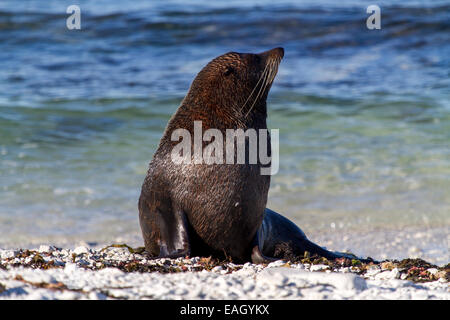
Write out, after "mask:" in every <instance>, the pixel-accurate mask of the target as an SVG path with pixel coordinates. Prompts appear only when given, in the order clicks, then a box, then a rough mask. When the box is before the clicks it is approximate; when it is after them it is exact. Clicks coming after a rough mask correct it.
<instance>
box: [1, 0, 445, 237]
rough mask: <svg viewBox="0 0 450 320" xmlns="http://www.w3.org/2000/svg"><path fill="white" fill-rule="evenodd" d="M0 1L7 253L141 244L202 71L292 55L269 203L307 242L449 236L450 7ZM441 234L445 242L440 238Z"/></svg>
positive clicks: (275, 104) (278, 110) (281, 99)
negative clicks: (371, 22) (180, 119)
mask: <svg viewBox="0 0 450 320" xmlns="http://www.w3.org/2000/svg"><path fill="white" fill-rule="evenodd" d="M69 4H72V3H68V4H65V3H64V1H48V2H45V4H43V2H42V1H20V2H17V1H2V2H0V61H1V68H0V245H1V244H14V245H20V244H21V243H28V242H31V241H35V240H36V241H47V240H50V241H60V240H61V239H69V240H73V241H75V240H80V239H84V240H86V241H106V242H111V239H115V238H117V237H123V238H124V239H127V237H132V236H140V230H139V225H138V212H137V200H138V197H139V193H140V187H141V184H142V182H143V179H144V177H145V173H146V170H147V165H148V162H149V161H150V159H151V157H152V155H153V152H154V151H155V148H156V147H157V145H158V142H159V139H160V138H161V135H162V133H163V130H164V128H165V125H166V123H167V121H168V119H169V118H170V116H171V115H172V114H173V112H175V110H176V108H177V106H178V105H179V103H180V101H181V100H182V98H183V97H184V95H185V93H186V92H187V89H188V88H189V85H190V82H191V81H192V79H193V78H194V77H195V75H196V73H197V72H198V71H199V70H200V69H201V68H202V67H203V66H204V65H205V64H206V63H207V62H208V61H209V60H211V59H212V58H214V57H216V56H218V55H220V54H223V53H225V52H228V51H231V50H234V51H240V52H260V51H264V50H267V49H270V48H273V47H277V46H282V47H284V48H285V57H284V60H283V61H282V63H281V65H280V69H279V73H278V76H277V78H276V80H275V83H274V85H273V87H272V91H271V94H270V96H269V100H268V104H269V126H270V127H271V128H278V129H279V130H280V171H279V173H278V174H277V175H275V176H273V177H272V184H271V189H270V193H269V203H268V206H269V207H271V208H272V209H274V210H277V211H279V212H281V213H283V214H285V215H287V216H288V217H290V218H291V219H293V220H295V221H296V222H297V223H299V224H300V225H301V227H302V228H303V229H304V230H305V231H306V232H307V234H311V233H312V234H314V233H316V232H317V233H320V232H326V231H327V230H331V229H334V228H341V229H342V230H348V232H351V231H355V230H356V231H366V230H368V231H370V230H375V229H380V228H381V229H383V228H384V229H390V228H402V227H417V226H419V227H420V226H426V227H430V228H433V227H447V228H450V144H449V141H450V102H449V101H450V99H449V98H450V89H449V88H450V86H449V84H450V83H449V82H450V81H449V72H450V58H449V57H450V45H449V43H450V19H449V18H450V16H449V12H450V2H448V1H433V2H423V3H422V2H420V1H413V2H408V3H407V4H406V3H405V1H391V2H387V1H381V2H380V1H379V2H378V5H380V7H381V9H382V29H381V30H376V31H370V30H367V28H366V25H365V19H366V18H367V16H368V15H367V14H366V12H365V9H366V7H367V6H368V5H369V4H372V3H369V2H367V3H365V2H361V1H340V2H339V4H335V3H333V2H331V1H314V2H312V1H311V2H303V3H302V4H297V3H296V2H294V1H282V2H277V3H274V2H273V1H248V2H245V3H243V1H226V2H225V1H224V2H221V1H219V2H204V3H201V2H200V3H195V4H194V3H193V2H182V1H178V2H177V1H161V2H155V1H133V2H132V4H131V3H130V4H129V5H128V3H127V6H126V7H124V6H123V5H120V3H119V2H118V1H117V2H111V1H79V2H78V4H79V5H80V7H81V12H82V30H80V31H69V30H67V29H66V22H65V19H66V18H67V16H68V15H67V14H66V13H65V10H66V8H67V6H68V5H69ZM443 241H445V239H443Z"/></svg>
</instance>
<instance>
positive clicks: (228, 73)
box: [223, 67, 234, 76]
mask: <svg viewBox="0 0 450 320" xmlns="http://www.w3.org/2000/svg"><path fill="white" fill-rule="evenodd" d="M233 72H234V69H233V67H226V68H225V71H224V72H223V75H224V76H228V75H230V74H232V73H233Z"/></svg>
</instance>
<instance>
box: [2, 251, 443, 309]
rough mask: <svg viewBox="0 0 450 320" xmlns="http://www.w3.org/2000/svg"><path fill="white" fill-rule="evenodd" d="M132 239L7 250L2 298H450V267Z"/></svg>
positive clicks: (419, 261) (416, 261) (425, 263)
mask: <svg viewBox="0 0 450 320" xmlns="http://www.w3.org/2000/svg"><path fill="white" fill-rule="evenodd" d="M139 252H140V251H139V250H136V249H132V248H131V247H128V246H126V245H112V246H109V247H105V248H99V249H89V248H87V247H85V246H79V247H76V248H75V249H73V250H71V249H63V248H56V247H53V246H48V245H41V246H40V247H39V248H38V249H37V250H29V249H20V250H7V249H0V299H37V300H40V299H70V300H72V299H132V300H134V299H156V300H159V299H170V300H173V299H176V300H178V299H193V300H211V299H269V300H271V299H306V300H309V299H321V300H322V299H333V300H341V299H388V300H391V299H403V300H409V299H442V300H449V299H450V288H449V285H448V281H449V273H450V265H449V264H447V265H446V266H442V267H437V266H434V265H432V264H429V263H427V262H425V261H423V260H420V259H416V260H414V259H405V260H403V261H384V262H382V263H380V264H373V263H370V264H361V263H360V262H359V261H358V260H349V259H341V260H340V261H339V259H338V260H335V261H333V262H331V261H327V260H326V259H323V258H322V259H315V258H313V257H305V258H304V259H302V260H301V261H299V262H295V263H293V262H286V261H282V260H278V261H276V262H273V263H270V264H268V265H255V264H251V263H246V264H243V265H242V264H234V263H231V262H228V261H218V260H215V259H212V258H200V257H192V258H178V259H165V258H164V259H153V260H150V259H148V258H147V257H146V256H145V255H143V254H141V253H139Z"/></svg>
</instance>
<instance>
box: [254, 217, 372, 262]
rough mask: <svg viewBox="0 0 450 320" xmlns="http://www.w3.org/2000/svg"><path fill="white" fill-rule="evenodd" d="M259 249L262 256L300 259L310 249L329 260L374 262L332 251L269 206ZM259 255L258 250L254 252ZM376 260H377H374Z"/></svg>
mask: <svg viewBox="0 0 450 320" xmlns="http://www.w3.org/2000/svg"><path fill="white" fill-rule="evenodd" d="M257 238H258V249H259V252H260V254H261V256H262V257H265V258H266V259H267V257H269V258H268V259H271V258H272V257H275V258H277V259H287V260H298V259H299V258H303V256H304V253H305V252H306V251H308V252H309V253H310V254H311V255H314V254H316V255H319V256H321V257H324V258H327V259H328V260H335V259H339V258H348V259H357V260H360V261H361V262H365V263H368V262H372V261H373V260H372V259H371V258H367V259H361V258H359V257H356V256H354V255H351V254H347V253H342V252H331V251H328V250H326V249H325V248H322V247H321V246H319V245H317V244H315V243H313V242H311V241H310V240H308V238H307V237H306V235H305V233H304V232H303V231H302V230H301V229H300V228H299V227H298V226H297V225H295V223H293V222H292V221H290V220H289V219H287V218H286V217H283V216H282V215H280V214H279V213H276V212H275V211H272V210H270V209H268V208H266V210H265V211H264V219H263V222H262V224H261V227H260V228H259V230H258V232H257ZM253 255H255V257H258V252H252V259H253ZM373 262H375V261H373Z"/></svg>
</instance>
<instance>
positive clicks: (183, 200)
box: [138, 48, 336, 262]
mask: <svg viewBox="0 0 450 320" xmlns="http://www.w3.org/2000/svg"><path fill="white" fill-rule="evenodd" d="M283 56H284V49H283V48H274V49H272V50H268V51H265V52H262V53H259V54H252V53H237V52H229V53H226V54H224V55H221V56H219V57H217V58H215V59H213V60H212V61H210V62H209V63H208V64H207V65H206V66H205V67H204V68H203V69H202V70H201V71H200V72H199V73H198V74H197V76H196V77H195V79H194V81H193V82H192V84H191V86H190V88H189V91H188V93H187V95H186V96H185V98H184V99H183V101H182V102H181V105H180V106H179V107H178V109H177V111H176V112H175V114H174V115H173V116H172V118H171V119H170V120H169V122H168V124H167V127H166V129H165V132H164V134H163V137H162V138H161V141H160V144H159V146H158V148H157V150H156V152H155V154H154V156H153V159H152V161H151V162H150V164H149V169H148V172H147V176H146V177H145V180H144V183H143V185H142V190H141V195H140V197H139V204H138V206H139V221H140V226H141V230H142V235H143V238H144V243H145V249H146V251H147V253H148V254H149V255H150V256H151V257H170V258H175V257H180V256H208V255H213V256H222V257H223V256H226V257H231V258H232V259H233V260H234V261H237V262H246V261H253V262H268V261H272V260H276V259H277V258H278V257H279V256H283V254H284V255H286V252H289V254H291V253H294V254H296V255H302V254H303V252H304V251H306V250H308V251H310V252H311V253H317V254H319V255H322V256H325V257H329V258H334V257H336V256H335V255H333V253H331V252H329V251H326V250H324V249H322V248H320V247H319V246H317V245H315V244H313V243H312V242H310V241H309V240H307V238H306V236H305V235H304V233H303V232H302V231H301V230H300V229H299V228H298V227H297V226H295V224H293V223H292V222H290V221H289V220H288V219H286V218H284V217H282V216H281V215H279V214H277V213H275V212H274V211H272V210H270V209H266V202H267V194H268V190H269V185H270V175H262V174H261V172H260V169H261V168H263V167H264V164H263V163H261V162H260V161H257V163H250V162H249V161H248V159H249V154H248V153H246V155H245V163H243V164H239V163H237V164H233V165H230V164H225V163H222V164H220V163H219V164H218V163H214V164H205V163H200V164H196V163H195V161H191V162H188V163H175V162H174V161H173V158H171V156H172V151H173V148H174V147H175V146H176V144H177V142H176V141H173V139H172V136H173V134H174V132H175V131H176V130H178V129H183V130H186V131H187V132H188V133H189V135H190V136H191V137H194V134H195V125H194V122H195V121H201V124H202V128H203V129H204V130H207V129H215V130H219V132H221V133H223V134H224V135H225V134H226V130H227V129H243V130H247V129H254V130H264V129H265V130H267V125H266V118H267V105H266V99H267V95H268V92H269V90H270V88H271V85H272V82H273V80H274V78H275V76H276V74H277V71H278V66H279V64H280V62H281V60H282V58H283ZM193 139H195V137H194V138H193ZM269 139H270V137H269ZM202 143H203V144H202V146H203V147H204V145H205V143H204V141H203V142H202ZM245 144H246V146H248V141H247V139H246V141H245ZM258 145H259V144H258ZM224 149H225V148H224ZM192 150H193V151H194V153H195V150H194V147H192ZM247 151H248V148H246V152H247ZM267 151H268V153H269V154H270V141H268V142H267ZM225 152H226V150H224V154H225ZM189 157H190V156H189ZM189 159H190V158H189ZM279 248H282V249H281V250H280V249H279ZM283 248H284V249H283ZM283 250H284V252H283Z"/></svg>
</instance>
